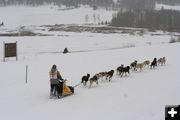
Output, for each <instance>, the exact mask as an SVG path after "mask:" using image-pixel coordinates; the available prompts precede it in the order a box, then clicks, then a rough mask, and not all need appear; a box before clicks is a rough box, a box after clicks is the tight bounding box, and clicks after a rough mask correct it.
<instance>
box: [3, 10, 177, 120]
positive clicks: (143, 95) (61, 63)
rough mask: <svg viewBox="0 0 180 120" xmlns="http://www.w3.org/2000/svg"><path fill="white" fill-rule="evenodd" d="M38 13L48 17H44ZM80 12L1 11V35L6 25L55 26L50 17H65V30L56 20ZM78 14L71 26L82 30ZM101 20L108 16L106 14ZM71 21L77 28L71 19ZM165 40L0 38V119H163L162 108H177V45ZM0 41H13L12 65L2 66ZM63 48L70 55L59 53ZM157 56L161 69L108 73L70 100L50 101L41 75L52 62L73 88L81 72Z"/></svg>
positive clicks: (71, 36)
mask: <svg viewBox="0 0 180 120" xmlns="http://www.w3.org/2000/svg"><path fill="white" fill-rule="evenodd" d="M44 9H45V10H46V11H49V12H44ZM81 9H85V8H79V10H77V11H76V9H74V10H69V12H68V13H66V12H67V11H58V10H57V9H55V8H51V9H49V7H48V8H44V7H39V8H28V7H27V8H26V7H20V8H16V7H7V8H6V7H2V8H0V19H3V20H4V21H6V22H5V26H4V27H3V28H0V29H1V31H2V32H3V29H7V28H8V29H11V25H12V26H13V27H19V26H21V25H26V26H29V25H44V24H45V25H48V24H56V23H57V24H61V23H62V22H61V21H56V20H57V19H55V18H59V20H62V21H63V19H64V23H65V24H70V23H71V21H69V19H68V20H67V21H66V19H67V18H63V17H62V16H63V15H69V16H71V17H72V16H74V14H75V13H74V12H78V13H77V14H78V15H79V14H80V13H81V12H84V11H82V10H81ZM2 10H3V12H2ZM16 10H17V11H18V12H17V13H18V14H17V15H16V14H15V13H16V12H15V11H16ZM22 10H23V11H22ZM88 10H89V9H87V11H88ZM37 11H38V12H37ZM60 12H61V13H62V14H60ZM96 12H98V11H96ZM99 12H100V11H99ZM88 13H89V12H88ZM100 13H101V12H100ZM102 13H103V14H104V13H106V12H102ZM85 14H86V12H84V14H82V16H81V17H82V19H79V20H77V23H78V24H84V15H85ZM107 14H108V15H109V16H111V15H110V14H109V12H108V13H107ZM16 16H18V17H17V18H16ZM25 16H26V17H25ZM38 16H39V18H38ZM101 16H103V15H101ZM36 17H37V18H36ZM105 17H107V16H106V14H105ZM14 18H16V19H14ZM52 18H53V19H52ZM68 18H69V17H68ZM12 19H13V20H14V22H13V21H12ZM107 19H110V17H107ZM28 20H29V21H28ZM46 20H47V21H46ZM81 20H82V21H81ZM66 22H67V23H66ZM73 22H74V23H76V19H75V20H74V19H73ZM6 23H7V26H6ZM53 34H54V33H53ZM171 37H172V36H171V35H170V34H163V32H160V31H159V32H157V35H151V34H150V33H149V32H148V33H146V34H144V35H143V36H139V35H138V34H135V35H130V34H117V33H114V34H112V33H111V34H102V33H99V34H98V33H88V32H83V33H72V32H58V33H57V35H53V36H34V37H0V73H1V79H0V119H1V120H41V119H42V120H50V119H52V120H59V119H66V120H72V119H75V120H85V119H86V120H92V119H93V120H121V119H122V120H132V119H135V120H164V117H165V111H164V110H165V105H174V104H175V105H176V104H180V96H179V91H180V80H179V66H180V63H179V61H180V54H179V52H178V51H179V48H180V43H173V44H169V40H170V38H171ZM3 41H4V42H15V41H17V42H18V61H15V58H8V59H6V62H3ZM65 47H68V49H69V50H70V52H71V53H68V54H62V53H61V52H62V51H63V49H64V48H65ZM163 56H165V57H166V59H167V63H166V65H163V66H158V67H156V68H155V69H153V70H152V69H150V68H148V67H145V68H144V69H143V71H142V72H140V71H132V70H131V71H130V75H127V76H123V77H120V76H117V75H116V73H115V74H114V76H113V78H112V81H111V82H108V81H106V80H103V81H101V80H100V81H99V84H98V85H96V84H93V86H92V88H89V83H88V85H87V86H86V87H84V86H82V85H80V86H78V87H76V88H75V94H74V95H72V96H69V97H65V98H63V99H49V89H50V86H49V76H48V72H49V70H50V68H51V66H52V65H53V64H56V65H57V67H58V69H59V71H60V73H61V75H62V77H63V78H65V79H67V80H68V81H67V84H68V85H72V86H73V85H76V84H78V83H79V82H80V81H81V77H82V76H83V75H86V74H87V73H90V75H91V76H93V75H94V74H95V73H98V72H104V71H109V70H111V69H114V70H115V69H116V68H117V67H118V66H120V65H121V64H124V65H125V66H126V65H129V64H130V63H131V62H133V61H134V60H137V61H138V62H143V61H144V60H150V61H152V60H153V58H154V57H157V58H160V57H163ZM26 65H27V66H28V82H27V84H26V82H25V78H26V76H25V72H26V71H25V67H26Z"/></svg>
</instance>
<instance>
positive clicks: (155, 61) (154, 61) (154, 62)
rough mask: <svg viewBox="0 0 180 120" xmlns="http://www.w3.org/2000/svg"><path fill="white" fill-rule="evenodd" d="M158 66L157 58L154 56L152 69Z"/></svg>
mask: <svg viewBox="0 0 180 120" xmlns="http://www.w3.org/2000/svg"><path fill="white" fill-rule="evenodd" d="M156 66H157V58H154V60H153V61H152V62H151V69H152V68H153V69H154V68H155V67H156Z"/></svg>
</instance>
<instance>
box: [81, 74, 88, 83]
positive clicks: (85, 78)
mask: <svg viewBox="0 0 180 120" xmlns="http://www.w3.org/2000/svg"><path fill="white" fill-rule="evenodd" d="M89 77H90V74H87V75H86V76H82V78H81V80H82V81H81V83H83V85H84V86H86V83H87V81H88V80H89Z"/></svg>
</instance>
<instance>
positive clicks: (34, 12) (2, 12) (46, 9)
mask: <svg viewBox="0 0 180 120" xmlns="http://www.w3.org/2000/svg"><path fill="white" fill-rule="evenodd" d="M114 12H115V11H105V10H102V9H99V10H93V9H92V8H89V7H81V8H78V9H70V10H60V8H58V7H56V6H40V7H33V8H32V7H25V6H14V7H0V23H1V22H2V21H3V22H4V24H5V26H6V27H8V28H11V29H12V28H16V27H19V26H29V25H52V24H53V25H54V24H97V23H98V21H100V22H101V21H110V20H111V18H112V15H113V13H114ZM86 16H88V17H87V20H86V19H85V18H86ZM0 29H1V28H0Z"/></svg>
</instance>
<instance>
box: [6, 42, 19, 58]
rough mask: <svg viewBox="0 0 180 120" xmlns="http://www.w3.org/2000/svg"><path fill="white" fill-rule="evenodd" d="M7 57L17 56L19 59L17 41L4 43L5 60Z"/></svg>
mask: <svg viewBox="0 0 180 120" xmlns="http://www.w3.org/2000/svg"><path fill="white" fill-rule="evenodd" d="M6 57H16V60H17V42H16V43H4V61H5V58H6Z"/></svg>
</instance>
